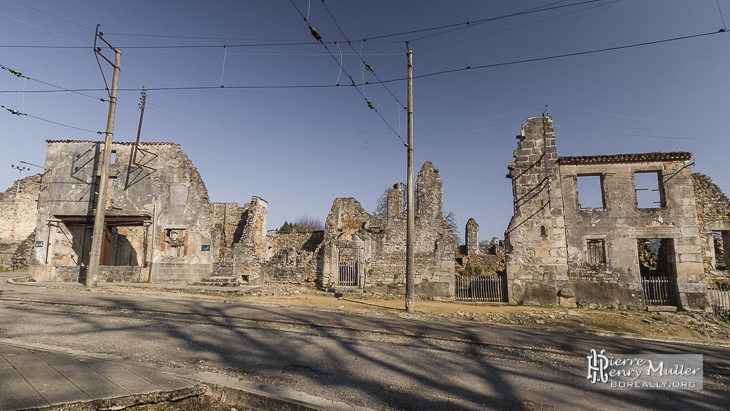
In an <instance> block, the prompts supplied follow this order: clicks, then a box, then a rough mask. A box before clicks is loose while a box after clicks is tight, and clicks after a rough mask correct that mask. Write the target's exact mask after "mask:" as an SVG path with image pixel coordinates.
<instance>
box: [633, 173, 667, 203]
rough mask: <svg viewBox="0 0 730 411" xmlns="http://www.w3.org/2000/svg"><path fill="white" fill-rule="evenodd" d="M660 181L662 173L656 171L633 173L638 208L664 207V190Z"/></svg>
mask: <svg viewBox="0 0 730 411" xmlns="http://www.w3.org/2000/svg"><path fill="white" fill-rule="evenodd" d="M661 181H662V175H661V173H660V172H658V171H647V172H637V173H634V182H635V184H636V206H637V207H638V208H661V207H664V205H665V204H664V190H663V187H662V183H661Z"/></svg>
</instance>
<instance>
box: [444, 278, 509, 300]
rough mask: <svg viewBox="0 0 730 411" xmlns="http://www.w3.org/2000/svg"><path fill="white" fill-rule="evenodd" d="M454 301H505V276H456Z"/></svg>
mask: <svg viewBox="0 0 730 411" xmlns="http://www.w3.org/2000/svg"><path fill="white" fill-rule="evenodd" d="M455 285H456V301H474V302H494V303H502V302H507V276H506V275H504V274H499V275H498V276H497V277H490V276H486V275H480V276H478V277H467V276H461V275H457V276H456V284H455Z"/></svg>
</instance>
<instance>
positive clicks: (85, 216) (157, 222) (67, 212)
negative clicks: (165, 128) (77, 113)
mask: <svg viewBox="0 0 730 411" xmlns="http://www.w3.org/2000/svg"><path fill="white" fill-rule="evenodd" d="M111 149H112V153H111V165H110V168H109V181H108V188H109V195H108V199H107V204H106V212H105V216H104V217H105V218H104V219H105V229H104V239H103V241H102V253H101V267H100V273H99V281H108V282H117V281H124V282H139V281H151V282H166V283H190V282H195V281H197V280H199V279H200V278H202V277H204V276H207V275H209V273H210V271H211V268H212V264H213V262H214V257H213V255H214V254H215V253H216V251H217V250H216V244H214V243H213V240H214V233H213V223H212V220H211V218H212V208H211V204H210V201H209V200H208V192H207V189H206V188H205V184H204V183H203V181H202V179H201V178H200V174H199V173H198V171H197V169H196V168H195V166H193V164H192V163H191V162H190V160H189V159H188V157H187V156H186V155H185V153H183V152H182V150H180V147H179V145H178V144H174V143H140V144H139V146H137V145H135V144H134V143H124V142H116V143H112V146H111ZM101 150H103V143H101V142H95V141H68V140H64V141H58V140H50V141H48V151H47V155H46V170H47V172H46V174H45V176H44V178H43V184H42V187H41V190H40V195H39V197H38V217H37V225H36V235H35V242H34V247H33V253H32V261H31V266H30V270H29V274H30V276H31V277H32V278H34V279H36V280H39V281H79V278H84V276H85V275H86V267H87V265H88V263H89V257H90V247H91V236H92V231H93V229H92V228H93V223H94V213H95V208H96V201H97V196H98V195H97V193H98V185H99V175H100V167H99V164H98V159H99V158H100V152H101Z"/></svg>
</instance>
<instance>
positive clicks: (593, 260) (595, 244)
mask: <svg viewBox="0 0 730 411" xmlns="http://www.w3.org/2000/svg"><path fill="white" fill-rule="evenodd" d="M586 264H588V265H590V266H597V265H601V264H606V248H605V243H604V241H603V239H601V238H598V239H587V240H586Z"/></svg>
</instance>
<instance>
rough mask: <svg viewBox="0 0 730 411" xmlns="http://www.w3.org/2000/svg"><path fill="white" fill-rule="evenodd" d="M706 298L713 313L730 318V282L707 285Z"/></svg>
mask: <svg viewBox="0 0 730 411" xmlns="http://www.w3.org/2000/svg"><path fill="white" fill-rule="evenodd" d="M707 299H708V300H709V303H710V306H711V307H712V312H713V313H715V315H717V316H720V317H722V318H730V284H713V285H708V286H707Z"/></svg>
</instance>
